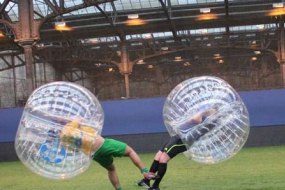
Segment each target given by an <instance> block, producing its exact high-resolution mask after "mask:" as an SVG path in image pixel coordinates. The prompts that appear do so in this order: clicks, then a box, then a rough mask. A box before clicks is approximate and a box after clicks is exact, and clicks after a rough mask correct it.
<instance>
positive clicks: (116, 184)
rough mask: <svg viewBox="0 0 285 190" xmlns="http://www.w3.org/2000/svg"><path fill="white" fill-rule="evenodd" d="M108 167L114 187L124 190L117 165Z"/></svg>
mask: <svg viewBox="0 0 285 190" xmlns="http://www.w3.org/2000/svg"><path fill="white" fill-rule="evenodd" d="M106 169H107V170H108V177H109V180H110V182H111V184H112V185H113V187H114V188H115V189H116V190H122V188H121V185H120V181H119V177H118V174H117V171H116V168H115V165H114V164H111V165H110V166H108V167H107V168H106Z"/></svg>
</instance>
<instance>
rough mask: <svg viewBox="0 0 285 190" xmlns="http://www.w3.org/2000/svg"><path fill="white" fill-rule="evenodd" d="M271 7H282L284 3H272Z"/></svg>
mask: <svg viewBox="0 0 285 190" xmlns="http://www.w3.org/2000/svg"><path fill="white" fill-rule="evenodd" d="M272 7H273V8H282V7H284V4H283V3H273V4H272Z"/></svg>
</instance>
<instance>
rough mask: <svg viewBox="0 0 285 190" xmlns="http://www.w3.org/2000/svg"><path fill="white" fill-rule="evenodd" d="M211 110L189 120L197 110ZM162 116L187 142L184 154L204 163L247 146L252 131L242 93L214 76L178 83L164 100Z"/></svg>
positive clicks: (214, 161)
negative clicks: (206, 114)
mask: <svg viewBox="0 0 285 190" xmlns="http://www.w3.org/2000/svg"><path fill="white" fill-rule="evenodd" d="M208 110H215V111H213V112H211V114H208V116H207V117H204V118H203V120H202V122H200V123H198V124H195V125H191V124H187V122H189V121H190V120H191V118H193V117H195V116H196V115H197V114H198V113H206V112H208V113H209V111H208ZM163 117H164V123H165V126H166V128H167V130H168V132H169V134H170V136H175V135H179V137H180V138H181V139H182V141H183V142H184V143H185V144H186V147H187V151H185V152H184V154H185V156H186V157H188V158H189V159H192V160H194V161H197V162H199V163H204V164H215V163H219V162H222V161H224V160H227V159H229V158H231V157H232V156H234V155H235V154H236V153H238V152H239V151H240V150H241V148H242V147H243V146H244V144H245V142H246V140H247V138H248V135H249V131H250V130H249V128H250V127H249V115H248V111H247V108H246V106H245V104H244V102H243V101H242V99H241V98H240V96H239V94H238V93H237V92H236V91H235V89H234V88H233V87H231V86H230V85H229V84H228V83H227V82H226V81H224V80H222V79H220V78H218V77H214V76H201V77H194V78H190V79H188V80H185V81H183V82H181V83H180V84H178V85H177V86H176V87H175V88H174V89H173V90H172V91H171V92H170V94H169V95H168V97H167V99H166V101H165V104H164V108H163ZM185 126H186V127H185ZM209 126H210V127H209ZM203 131H206V132H203ZM204 133H205V134H204ZM197 134H198V135H197ZM199 134H200V136H199ZM201 134H203V135H201ZM195 136H196V137H197V136H198V137H199V138H196V139H195V138H194V137H195ZM189 137H190V138H189ZM189 139H191V140H190V141H189ZM193 139H194V141H193Z"/></svg>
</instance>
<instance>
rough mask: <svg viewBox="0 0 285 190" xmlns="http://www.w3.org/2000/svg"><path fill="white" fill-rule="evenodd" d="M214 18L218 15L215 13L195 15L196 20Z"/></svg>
mask: <svg viewBox="0 0 285 190" xmlns="http://www.w3.org/2000/svg"><path fill="white" fill-rule="evenodd" d="M215 19H218V15H217V14H215V13H204V14H200V15H198V16H197V17H196V20H197V21H202V20H215Z"/></svg>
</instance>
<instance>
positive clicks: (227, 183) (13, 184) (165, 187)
mask: <svg viewBox="0 0 285 190" xmlns="http://www.w3.org/2000/svg"><path fill="white" fill-rule="evenodd" d="M140 156H141V158H142V160H143V161H144V162H145V164H146V165H147V166H148V165H149V164H150V163H151V161H152V158H153V156H154V153H153V154H141V155H140ZM115 164H116V166H117V169H118V173H119V177H120V181H121V184H122V187H123V188H124V190H139V189H142V188H140V187H137V186H135V182H136V181H137V180H139V179H140V178H141V175H140V173H139V171H138V170H137V168H135V167H134V166H133V165H132V163H131V161H130V160H129V159H128V158H117V159H116V160H115ZM91 189H92V190H95V189H97V190H112V189H113V188H112V186H111V184H110V183H109V181H108V178H107V175H106V171H105V170H104V169H103V168H101V167H100V166H99V165H98V164H96V163H95V162H94V163H93V164H92V165H91V167H90V168H89V169H88V170H87V171H86V172H85V173H83V174H82V175H80V176H78V177H75V178H72V179H70V180H66V181H56V180H49V179H45V178H43V177H40V176H38V175H36V174H34V173H32V172H30V171H29V170H28V169H27V168H26V167H25V166H24V165H23V164H21V163H20V162H0V190H91ZM161 189H162V190H174V189H175V190H177V189H179V190H284V189H285V146H275V147H260V148H244V149H243V150H241V151H240V152H239V153H238V154H237V155H236V156H234V157H233V158H231V159H229V160H227V161H225V162H222V163H220V164H215V165H202V164H198V163H195V162H194V161H191V160H187V159H186V157H185V156H184V155H183V154H181V155H179V156H177V157H176V158H175V159H173V160H172V161H171V162H169V165H168V171H167V174H166V175H165V178H164V180H163V181H162V183H161Z"/></svg>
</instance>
